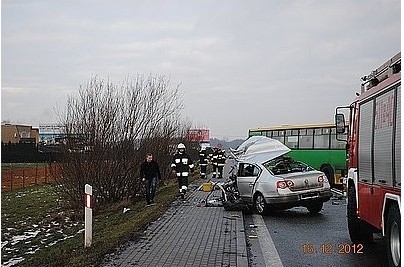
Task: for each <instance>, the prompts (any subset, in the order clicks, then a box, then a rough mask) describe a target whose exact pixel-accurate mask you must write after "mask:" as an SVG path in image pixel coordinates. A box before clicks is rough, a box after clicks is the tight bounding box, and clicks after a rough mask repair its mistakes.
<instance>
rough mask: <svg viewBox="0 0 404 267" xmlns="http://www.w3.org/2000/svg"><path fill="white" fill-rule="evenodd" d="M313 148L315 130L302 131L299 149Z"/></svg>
mask: <svg viewBox="0 0 404 267" xmlns="http://www.w3.org/2000/svg"><path fill="white" fill-rule="evenodd" d="M304 148H313V129H301V130H300V133H299V149H304Z"/></svg>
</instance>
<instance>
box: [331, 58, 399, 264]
mask: <svg viewBox="0 0 404 267" xmlns="http://www.w3.org/2000/svg"><path fill="white" fill-rule="evenodd" d="M362 81H363V83H362V85H361V92H360V94H357V97H356V99H355V100H354V101H353V102H352V104H351V105H350V106H349V107H338V108H337V109H336V115H335V123H336V127H337V133H339V134H342V133H344V131H345V130H344V129H345V128H344V127H345V117H344V113H343V109H346V108H348V109H349V111H350V112H349V128H348V131H349V132H348V135H347V136H348V140H347V152H348V153H347V154H348V176H347V178H346V190H347V201H348V205H347V218H348V230H349V235H350V238H351V240H352V242H354V243H362V244H363V243H367V242H370V241H372V240H373V233H375V232H379V233H382V235H383V237H384V239H385V241H386V252H387V258H388V261H389V266H400V264H401V254H400V253H401V205H400V203H401V201H400V198H401V108H400V107H401V52H400V53H398V54H396V55H395V56H393V57H392V58H391V59H389V60H388V61H387V62H385V63H384V64H383V65H382V66H380V67H379V68H377V69H376V70H374V71H372V72H371V73H370V74H369V75H366V76H364V77H362Z"/></svg>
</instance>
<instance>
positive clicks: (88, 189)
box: [84, 184, 94, 248]
mask: <svg viewBox="0 0 404 267" xmlns="http://www.w3.org/2000/svg"><path fill="white" fill-rule="evenodd" d="M93 206H94V197H93V187H92V186H91V185H89V184H86V185H85V186H84V247H85V248H87V247H91V242H92V240H93Z"/></svg>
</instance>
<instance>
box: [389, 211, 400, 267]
mask: <svg viewBox="0 0 404 267" xmlns="http://www.w3.org/2000/svg"><path fill="white" fill-rule="evenodd" d="M400 232H401V217H400V211H399V210H398V207H397V205H392V206H391V207H390V209H389V213H388V215H387V224H386V246H387V260H388V263H389V266H400V264H401V255H400V244H401V240H400V234H401V233H400Z"/></svg>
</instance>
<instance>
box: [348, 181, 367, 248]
mask: <svg viewBox="0 0 404 267" xmlns="http://www.w3.org/2000/svg"><path fill="white" fill-rule="evenodd" d="M347 218H348V232H349V236H350V238H351V241H352V242H353V243H356V244H357V243H370V242H372V241H373V233H372V232H371V231H370V229H369V227H367V226H366V225H365V224H364V223H363V222H362V221H361V220H360V219H359V218H358V217H357V216H356V191H355V187H354V186H349V187H348V205H347Z"/></svg>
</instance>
